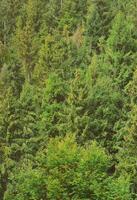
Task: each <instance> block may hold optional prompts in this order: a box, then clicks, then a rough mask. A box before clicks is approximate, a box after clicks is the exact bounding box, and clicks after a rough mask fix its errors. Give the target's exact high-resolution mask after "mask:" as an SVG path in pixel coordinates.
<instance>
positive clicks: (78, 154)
mask: <svg viewBox="0 0 137 200" xmlns="http://www.w3.org/2000/svg"><path fill="white" fill-rule="evenodd" d="M37 160H38V161H39V162H40V163H42V165H41V164H40V166H39V167H36V168H31V166H29V163H28V164H27V165H28V167H27V168H24V164H23V166H22V165H21V166H22V167H19V169H16V170H17V174H16V175H15V176H11V183H10V184H9V186H8V191H7V193H6V195H5V200H8V199H10V198H11V197H12V199H20V200H25V199H26V198H27V199H28V200H29V199H35V200H38V199H45V198H47V199H87V200H88V199H91V198H92V199H93V200H94V199H95V200H97V199H98V200H106V199H108V200H111V199H112V200H114V199H116V198H120V199H122V200H127V199H132V198H131V194H130V192H129V187H130V179H129V177H128V176H127V175H123V176H120V177H118V178H115V177H109V176H108V175H107V170H108V168H109V164H110V157H109V156H108V155H107V154H106V153H105V151H104V149H102V148H101V147H99V146H98V145H97V143H96V142H95V141H94V142H92V143H91V144H90V145H85V146H83V147H80V146H78V145H77V143H76V141H75V137H74V136H69V135H68V136H67V137H65V138H64V139H61V138H55V139H52V140H51V141H50V142H49V144H48V147H47V149H46V151H45V150H44V151H42V152H39V153H38V155H37ZM25 166H26V165H25Z"/></svg>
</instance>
